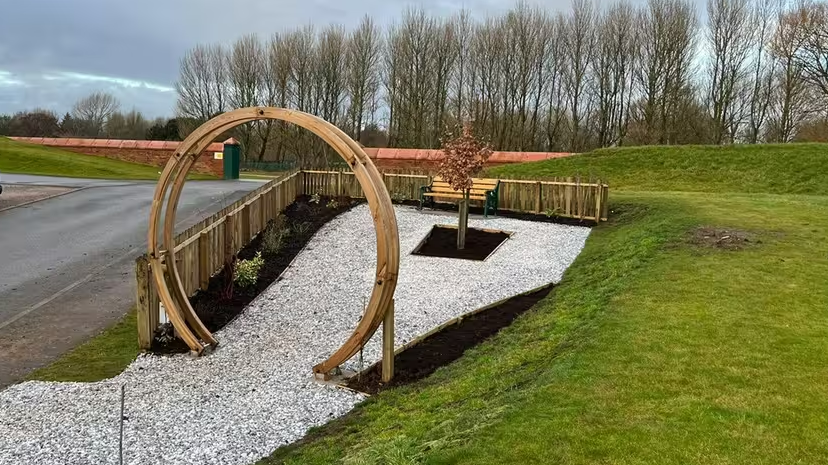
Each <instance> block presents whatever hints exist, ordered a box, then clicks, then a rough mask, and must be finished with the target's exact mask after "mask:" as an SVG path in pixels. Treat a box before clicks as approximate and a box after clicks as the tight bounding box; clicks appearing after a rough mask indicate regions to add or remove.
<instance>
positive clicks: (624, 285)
mask: <svg viewBox="0 0 828 465" xmlns="http://www.w3.org/2000/svg"><path fill="white" fill-rule="evenodd" d="M613 198H614V203H613V208H614V209H615V210H616V214H615V216H614V219H613V220H612V222H611V223H610V224H609V225H606V226H603V227H601V228H599V229H597V230H595V231H594V232H593V234H592V235H591V237H590V239H589V241H588V243H587V246H586V248H585V249H584V251H583V253H582V254H581V256H580V257H579V258H578V259H577V261H576V262H575V264H574V265H573V266H572V268H571V269H570V270H569V271H567V273H566V276H565V278H564V281H563V282H562V283H561V285H560V286H559V287H558V288H557V289H556V290H555V291H554V292H553V293H552V294H551V295H550V296H549V297H548V298H547V299H545V300H544V301H543V302H541V303H540V304H539V305H537V306H536V308H535V309H534V310H533V311H532V312H530V313H529V314H526V315H525V316H523V317H521V318H520V319H519V320H518V321H517V322H516V323H515V324H513V325H512V326H510V327H509V328H507V329H505V330H504V331H502V332H501V333H500V334H498V335H497V336H496V337H495V338H493V339H492V340H490V341H488V342H486V343H484V344H483V345H481V346H478V347H477V348H475V349H473V350H471V351H469V352H467V353H466V355H465V356H464V357H463V358H462V359H461V360H459V361H458V362H456V363H454V364H452V365H450V366H448V367H446V368H444V369H441V370H439V371H438V372H437V373H435V374H434V375H433V376H431V377H430V378H429V379H427V380H424V381H423V382H420V383H418V384H416V385H413V386H410V387H406V388H402V389H398V390H393V391H389V392H384V393H381V394H380V395H378V396H376V397H374V398H372V399H370V400H369V401H368V402H366V403H365V404H363V405H362V406H361V407H359V408H358V409H357V410H356V411H355V412H354V413H353V414H351V415H350V416H348V417H346V418H345V419H342V420H339V421H336V422H334V423H333V424H330V425H328V426H325V427H322V428H321V429H318V430H316V431H314V433H313V434H312V435H311V437H310V439H308V440H306V441H305V442H304V443H302V444H301V445H299V446H292V447H287V448H283V449H281V450H279V451H277V453H276V454H274V456H273V457H271V458H270V459H268V460H265V461H264V462H263V463H283V462H284V463H291V464H300V463H301V464H308V463H310V464H314V463H319V464H322V463H337V462H340V461H344V462H345V463H468V464H499V463H578V464H580V463H584V464H586V463H614V464H618V463H625V464H626V463H629V464H632V463H652V464H673V463H675V464H683V463H751V464H757V463H767V464H778V463H797V462H798V463H816V462H818V461H819V460H820V458H824V457H826V456H828V440H826V439H825V437H826V435H825V433H826V432H828V417H826V416H825V415H824V412H826V411H828V369H826V368H825V367H826V366H828V318H826V316H825V314H824V309H825V308H828V289H826V288H825V287H824V286H814V283H819V282H825V280H826V279H828V264H825V263H824V261H823V262H822V263H815V262H814V260H813V257H814V256H825V254H826V253H828V245H826V244H825V242H824V241H823V240H822V238H823V237H824V236H825V234H826V233H828V200H826V199H825V198H815V197H810V198H809V197H796V196H768V195H759V196H744V195H731V196H726V197H716V198H712V199H711V198H710V197H709V196H707V195H702V194H679V193H627V194H618V195H615V196H614V197H613ZM705 225H715V226H719V227H723V228H737V229H740V230H743V231H745V232H746V233H747V234H748V235H749V237H750V242H748V243H746V244H745V248H744V249H743V250H725V249H719V248H716V247H710V246H706V245H699V244H696V243H694V242H693V240H692V237H693V231H695V230H696V228H697V227H699V226H705Z"/></svg>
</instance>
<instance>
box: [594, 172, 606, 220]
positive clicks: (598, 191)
mask: <svg viewBox="0 0 828 465" xmlns="http://www.w3.org/2000/svg"><path fill="white" fill-rule="evenodd" d="M603 195H604V192H603V184H601V180H600V179H599V180H598V185H597V186H596V187H595V224H601V197H603Z"/></svg>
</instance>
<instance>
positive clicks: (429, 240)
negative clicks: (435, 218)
mask: <svg viewBox="0 0 828 465" xmlns="http://www.w3.org/2000/svg"><path fill="white" fill-rule="evenodd" d="M508 238H509V234H507V233H505V232H503V231H490V230H489V231H487V230H484V229H477V228H468V229H467V230H466V246H465V248H463V249H462V250H458V249H457V228H448V227H445V226H439V225H438V226H434V228H432V229H431V231H430V232H429V233H428V236H427V237H426V238H425V240H424V241H423V243H422V244H420V245H419V246H418V247H417V249H415V250H414V252H411V253H412V254H414V255H425V256H428V257H445V258H462V259H466V260H480V261H482V260H485V259H486V258H487V257H488V256H489V255H491V253H492V252H494V251H495V249H497V248H498V247H499V246H500V244H502V243H503V241H505V240H506V239H508Z"/></svg>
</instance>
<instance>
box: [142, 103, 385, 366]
mask: <svg viewBox="0 0 828 465" xmlns="http://www.w3.org/2000/svg"><path fill="white" fill-rule="evenodd" d="M263 119H272V120H280V121H286V122H290V123H293V124H296V125H297V126H300V127H303V128H305V129H307V130H309V131H311V132H312V133H314V134H316V135H317V136H318V137H320V138H321V139H322V140H324V141H325V142H326V143H327V144H328V145H329V146H331V148H333V149H334V150H335V151H336V152H337V153H338V154H339V155H340V156H341V157H342V159H343V160H345V161H346V162H347V163H348V165H349V166H350V167H351V169H352V170H353V172H354V174H355V175H356V178H357V180H358V181H359V184H360V186H362V190H363V191H364V193H365V197H366V199H367V200H368V207H369V209H370V211H371V216H372V217H373V221H374V228H375V229H376V233H377V270H376V279H375V280H374V286H373V290H372V292H371V298H370V300H369V302H368V308H367V309H366V311H365V315H364V316H363V317H362V319H361V320H360V322H359V323H358V324H357V327H356V328H355V329H354V331H353V333H352V334H351V336H350V337H349V338H348V339H347V340H346V341H345V342H344V343H343V344H342V346H341V347H340V348H339V349H338V350H337V351H336V352H334V353H333V354H332V355H331V356H330V357H329V358H328V359H327V360H325V361H323V362H322V363H320V364H318V365H316V366H315V367H313V371H314V372H316V373H323V374H326V373H328V372H330V371H331V370H333V369H334V368H336V367H338V366H339V365H341V364H342V363H343V362H345V361H346V360H348V359H349V358H351V357H353V356H354V354H356V353H357V351H359V349H360V347H363V346H364V345H365V344H366V343H367V342H368V340H369V339H370V338H371V336H373V335H374V333H375V332H376V331H377V328H379V325H380V323H382V321H383V318H385V315H386V313H387V312H388V310H389V308H390V306H391V304H392V299H393V297H394V290H395V289H396V287H397V275H398V273H399V268H400V239H399V233H398V230H397V218H396V215H395V214H394V207H393V205H392V203H391V197H390V196H389V195H388V189H386V187H385V183H384V182H383V181H382V176H381V175H380V173H379V171H377V168H376V167H375V166H374V163H373V162H372V161H371V159H370V158H368V156H367V155H366V154H365V151H364V150H362V147H360V146H359V144H357V143H356V142H354V141H353V139H351V138H350V137H348V135H347V134H345V133H344V132H342V131H341V130H340V129H339V128H337V127H336V126H334V125H333V124H331V123H329V122H327V121H325V120H323V119H321V118H318V117H316V116H314V115H311V114H309V113H304V112H300V111H295V110H287V109H284V108H271V107H251V108H242V109H239V110H234V111H230V112H227V113H224V114H222V115H219V116H217V117H215V118H213V119H211V120H210V121H207V122H206V123H204V124H203V125H201V126H200V127H199V128H198V129H196V130H195V131H193V133H192V134H190V135H189V136H188V137H187V138H186V139H185V140H184V141H183V142H182V143H181V145H180V146H179V148H178V150H177V151H176V153H175V154H174V155H173V156H172V157H171V158H170V160H169V161H168V162H167V165H166V166H165V167H164V171H163V172H162V173H161V177H160V179H159V180H158V185H157V186H156V188H155V195H154V197H153V201H152V209H151V211H150V221H149V231H148V243H149V256H150V266H151V267H152V269H153V273H152V274H153V279H154V281H155V285H156V288H157V289H158V295H159V297H160V300H161V302H162V303H163V304H164V308H165V310H166V312H167V316H168V317H169V320H170V321H171V322H172V324H173V326H174V327H175V329H176V331H177V332H178V334H179V335H180V336H181V338H182V339H183V340H184V342H186V343H187V345H188V346H189V347H190V349H191V350H193V351H194V352H196V353H199V354H200V353H202V351H203V350H204V348H205V344H206V345H213V346H214V345H216V344H218V341H216V339H215V338H214V337H213V335H212V334H211V333H210V331H209V330H208V329H207V328H206V327H205V326H204V324H203V323H202V322H201V320H200V319H199V318H198V316H197V315H196V313H195V311H194V310H193V307H192V306H191V305H190V301H189V299H188V298H187V295H186V292H185V291H184V286H183V284H182V282H181V277H180V274H179V272H178V267H177V264H176V259H175V243H174V233H175V215H176V211H177V209H178V201H179V199H180V197H181V192H182V190H183V188H184V182H185V180H186V178H187V174H188V173H189V171H190V169H191V168H192V166H193V165H194V164H195V162H196V160H197V159H198V157H199V156H200V155H201V153H202V152H203V151H204V149H205V148H206V147H207V145H209V144H210V143H212V142H213V140H214V139H215V138H216V137H218V136H219V135H221V134H222V133H223V132H225V131H227V130H229V129H232V128H234V127H236V126H239V125H241V124H244V123H248V122H251V121H256V120H263ZM168 191H169V193H168ZM165 206H166V211H165ZM162 212H164V213H165V214H164V215H163V247H162V246H161V244H160V243H159V239H158V229H159V225H160V224H161V218H162Z"/></svg>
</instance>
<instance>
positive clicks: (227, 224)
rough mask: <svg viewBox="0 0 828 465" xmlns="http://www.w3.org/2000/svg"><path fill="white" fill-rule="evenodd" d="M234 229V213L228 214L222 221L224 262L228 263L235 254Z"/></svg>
mask: <svg viewBox="0 0 828 465" xmlns="http://www.w3.org/2000/svg"><path fill="white" fill-rule="evenodd" d="M235 229H236V215H235V214H234V213H228V214H227V217H226V219H225V220H224V262H225V263H229V262H230V260H231V259H232V258H233V254H234V253H235V252H236V248H235V247H233V246H234V242H235V241H234V240H233V239H234V236H235V235H236V234H235Z"/></svg>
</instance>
